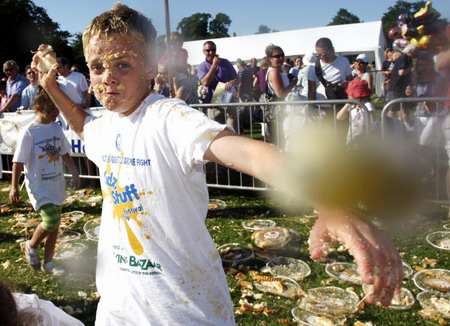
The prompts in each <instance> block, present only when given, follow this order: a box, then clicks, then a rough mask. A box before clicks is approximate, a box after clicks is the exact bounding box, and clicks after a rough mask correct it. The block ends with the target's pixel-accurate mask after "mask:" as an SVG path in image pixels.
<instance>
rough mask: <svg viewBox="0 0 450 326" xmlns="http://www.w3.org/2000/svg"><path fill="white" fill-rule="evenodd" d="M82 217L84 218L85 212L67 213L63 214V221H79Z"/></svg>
mask: <svg viewBox="0 0 450 326" xmlns="http://www.w3.org/2000/svg"><path fill="white" fill-rule="evenodd" d="M82 217H84V212H82V211H72V212H67V213H63V214H61V220H62V221H66V220H72V221H77V220H79V219H80V218H82Z"/></svg>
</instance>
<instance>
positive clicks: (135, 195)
mask: <svg viewBox="0 0 450 326" xmlns="http://www.w3.org/2000/svg"><path fill="white" fill-rule="evenodd" d="M121 155H123V152H122V153H121ZM121 166H122V165H118V167H117V173H113V171H112V169H111V164H110V163H108V164H107V165H106V171H105V173H104V175H103V177H104V181H105V183H106V186H107V191H104V192H103V198H105V199H106V198H107V197H110V199H111V201H112V204H113V207H114V208H113V218H114V219H117V222H118V223H119V227H120V221H122V222H123V223H124V225H125V228H126V231H127V236H128V241H129V243H130V246H131V248H132V249H133V251H134V253H135V254H136V255H142V254H143V253H144V247H143V246H142V244H141V243H140V241H139V239H138V237H137V236H136V234H135V233H134V232H133V230H132V228H131V227H130V223H135V224H136V225H137V226H139V227H140V228H142V221H141V220H140V219H139V218H138V216H139V215H147V214H148V213H147V212H146V211H144V208H143V206H142V204H139V199H140V198H141V196H145V195H147V194H151V192H149V193H146V192H142V191H141V192H138V190H137V189H136V186H135V184H134V183H132V184H129V185H121V184H120V182H119V180H120V177H119V176H120V169H121ZM116 176H117V177H116ZM144 237H145V238H147V239H149V238H150V236H149V235H147V234H144Z"/></svg>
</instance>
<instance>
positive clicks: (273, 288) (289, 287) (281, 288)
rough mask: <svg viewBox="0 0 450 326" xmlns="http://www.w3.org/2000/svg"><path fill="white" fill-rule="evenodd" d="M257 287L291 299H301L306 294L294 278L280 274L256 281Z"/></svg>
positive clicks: (262, 290)
mask: <svg viewBox="0 0 450 326" xmlns="http://www.w3.org/2000/svg"><path fill="white" fill-rule="evenodd" d="M253 284H254V285H255V288H257V289H258V290H259V291H261V292H266V293H271V294H274V295H278V296H282V297H285V298H289V299H299V298H301V297H303V296H304V295H305V291H303V289H302V288H301V286H300V285H299V284H298V283H297V282H296V281H295V280H293V279H292V278H290V277H285V276H280V277H276V278H273V279H272V280H271V279H270V278H269V279H268V280H266V281H263V280H261V281H254V283H253Z"/></svg>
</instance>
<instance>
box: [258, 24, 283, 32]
mask: <svg viewBox="0 0 450 326" xmlns="http://www.w3.org/2000/svg"><path fill="white" fill-rule="evenodd" d="M274 32H279V31H278V30H276V29H271V28H270V27H269V26H267V25H259V26H258V31H256V33H255V34H265V33H274Z"/></svg>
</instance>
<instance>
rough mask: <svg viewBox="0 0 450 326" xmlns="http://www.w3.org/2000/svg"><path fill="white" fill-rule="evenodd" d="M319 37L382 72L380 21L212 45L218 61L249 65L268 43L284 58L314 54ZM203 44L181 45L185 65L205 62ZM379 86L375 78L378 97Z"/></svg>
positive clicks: (224, 40)
mask: <svg viewBox="0 0 450 326" xmlns="http://www.w3.org/2000/svg"><path fill="white" fill-rule="evenodd" d="M321 37H328V38H329V39H331V41H332V42H333V45H334V49H335V51H336V53H337V54H339V55H357V54H359V53H365V54H367V55H368V56H369V58H370V59H371V60H373V61H374V62H375V69H376V70H381V65H382V63H383V61H384V50H385V48H386V39H385V37H384V34H383V28H382V23H381V21H376V22H369V23H359V24H346V25H333V26H325V27H317V28H307V29H297V30H292V31H285V32H276V33H267V34H253V35H245V36H236V37H225V38H217V39H213V41H214V43H215V44H216V45H217V54H219V55H220V56H221V57H223V58H226V59H228V60H229V61H231V62H235V61H236V59H238V58H240V59H242V60H244V61H246V62H248V61H249V60H250V59H251V58H257V59H260V58H263V57H264V56H265V48H266V46H267V45H268V44H270V43H273V44H276V45H278V46H280V47H281V48H282V49H283V51H284V53H285V54H286V56H296V55H304V54H306V53H311V52H315V44H316V41H317V40H318V39H319V38H321ZM205 41H206V40H200V41H190V42H185V43H184V45H183V47H184V48H185V49H186V50H187V51H188V53H189V58H188V63H189V64H190V65H192V66H197V65H199V64H200V63H201V62H202V61H204V60H205V56H204V54H203V51H202V49H203V43H204V42H205ZM381 84H382V80H381V79H379V78H377V80H376V89H377V93H379V92H380V91H381V89H382V88H381Z"/></svg>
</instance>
